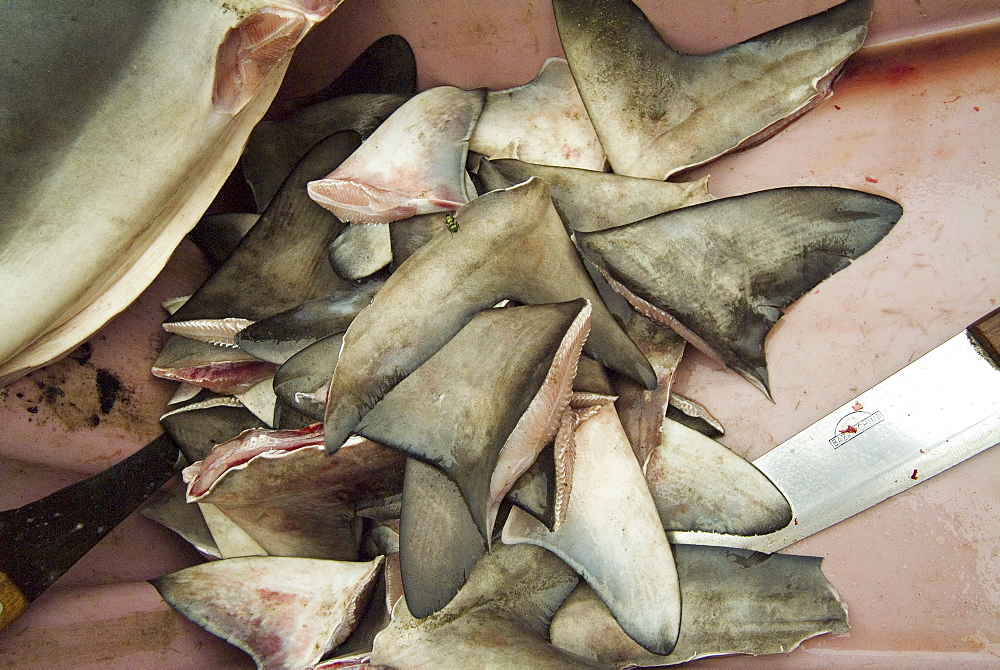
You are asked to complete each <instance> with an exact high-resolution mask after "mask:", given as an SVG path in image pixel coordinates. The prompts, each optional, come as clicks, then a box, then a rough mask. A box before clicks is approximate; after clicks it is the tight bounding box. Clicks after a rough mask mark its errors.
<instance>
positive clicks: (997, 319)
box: [969, 308, 1000, 365]
mask: <svg viewBox="0 0 1000 670" xmlns="http://www.w3.org/2000/svg"><path fill="white" fill-rule="evenodd" d="M969 333H970V334H971V335H972V337H974V338H975V340H976V342H978V343H979V346H981V347H982V348H984V349H986V351H987V352H988V353H989V354H990V356H992V357H993V360H994V361H996V362H997V364H998V365H1000V308H998V309H995V310H993V311H992V312H990V313H989V314H987V315H986V316H984V317H983V318H981V319H979V321H976V322H975V323H974V324H972V325H971V326H969Z"/></svg>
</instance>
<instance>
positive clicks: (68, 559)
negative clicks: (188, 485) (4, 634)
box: [0, 435, 184, 630]
mask: <svg viewBox="0 0 1000 670" xmlns="http://www.w3.org/2000/svg"><path fill="white" fill-rule="evenodd" d="M183 463H184V460H183V458H182V457H181V454H180V450H179V449H178V448H177V445H175V444H174V442H173V440H171V439H170V437H168V436H167V435H161V436H160V437H158V438H156V439H155V440H153V441H152V442H150V443H149V444H147V445H146V446H145V447H143V448H142V449H140V450H139V451H137V452H136V453H134V454H132V455H131V456H129V457H128V458H126V459H124V460H123V461H121V462H119V463H117V464H115V465H113V466H111V467H110V468H108V469H106V470H103V471H101V472H98V473H97V474H95V475H92V476H91V477H88V478H87V479H84V480H82V481H79V482H77V483H75V484H70V485H69V486H66V487H64V488H61V489H59V490H58V491H56V492H55V493H52V494H50V495H48V496H46V497H44V498H42V499H41V500H36V501H35V502H32V503H28V504H27V505H24V506H22V507H18V508H17V509H12V510H6V511H4V512H0V630H3V629H4V628H6V627H7V626H8V625H9V624H10V623H11V622H13V621H14V620H15V619H17V617H19V616H20V615H21V614H22V613H23V612H24V610H25V609H26V608H27V607H28V604H29V603H30V602H31V601H33V600H35V598H37V597H38V596H39V595H41V593H42V592H43V591H45V589H47V588H48V587H49V586H50V585H51V584H52V583H53V582H54V581H56V580H57V579H58V578H59V577H61V576H62V575H63V573H65V572H66V571H67V570H68V569H69V568H70V567H72V566H73V564H74V563H76V562H77V561H78V560H79V559H80V558H81V557H83V555H84V554H86V553H87V552H88V551H90V550H91V549H92V548H93V547H94V545H96V544H97V543H98V542H99V541H100V540H101V538H103V537H104V536H105V535H107V534H108V533H109V532H110V531H111V530H112V529H114V528H115V527H116V526H117V525H118V524H119V523H121V521H122V520H123V519H125V517H127V516H128V515H129V514H131V513H132V512H133V511H134V510H135V509H136V508H137V507H138V506H139V505H140V504H142V502H143V501H144V500H146V499H147V498H148V497H149V496H150V495H152V494H153V492H154V491H156V490H157V489H159V488H160V487H161V486H163V484H165V483H166V482H167V480H168V479H170V478H171V477H172V476H173V475H174V474H175V473H176V472H177V471H178V470H179V469H180V466H181V465H182V464H183Z"/></svg>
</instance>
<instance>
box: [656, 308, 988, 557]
mask: <svg viewBox="0 0 1000 670" xmlns="http://www.w3.org/2000/svg"><path fill="white" fill-rule="evenodd" d="M998 352H1000V309H998V310H995V311H993V312H991V313H990V314H988V315H987V316H985V317H983V318H982V319H980V320H979V321H977V322H976V323H974V324H972V325H971V326H969V328H967V329H966V330H963V331H962V332H961V333H959V334H958V335H956V336H954V337H952V338H951V339H949V340H947V341H946V342H944V343H943V344H941V345H940V346H938V347H936V348H935V349H933V350H931V351H930V352H928V353H927V354H925V355H923V356H921V357H920V358H918V359H917V360H915V361H914V362H912V363H910V364H909V365H907V366H906V367H905V368H903V369H902V370H900V371H899V372H897V373H895V374H893V375H892V376H890V377H889V378H887V379H886V380H885V381H883V382H881V383H879V384H877V385H875V386H874V387H872V388H871V389H869V390H868V391H865V392H864V393H862V394H861V395H859V396H857V397H856V398H855V399H853V400H851V401H850V402H847V403H845V404H844V405H842V406H841V407H839V408H837V409H835V410H834V411H833V412H831V413H830V414H828V415H826V416H825V417H823V418H822V419H820V420H819V421H817V422H816V423H814V424H813V425H811V426H809V427H808V428H806V429H804V430H803V431H801V432H799V433H798V434H796V435H794V436H793V437H791V438H789V439H788V440H786V441H785V442H783V443H782V444H780V445H778V446H777V447H775V448H774V449H771V450H770V451H769V452H767V453H766V454H764V455H763V456H761V457H760V458H758V459H757V460H755V461H753V465H755V466H756V467H757V468H758V469H759V470H760V471H761V472H762V473H764V475H766V476H767V477H768V478H769V479H770V480H771V481H772V482H773V483H774V485H775V486H777V487H778V489H779V490H780V491H781V492H782V493H783V494H784V495H785V497H786V498H787V500H788V502H789V504H790V505H791V508H792V521H791V522H790V523H789V524H788V525H787V526H785V527H784V528H782V529H780V530H778V531H775V532H773V533H768V534H766V535H752V536H741V535H730V534H722V533H708V532H701V531H674V532H670V533H668V535H669V537H670V540H671V542H675V543H679V544H703V545H715V546H728V547H737V548H745V549H753V550H756V551H762V552H767V553H770V552H774V551H777V550H779V549H782V548H784V547H787V546H788V545H790V544H792V543H794V542H797V541H799V540H801V539H803V538H805V537H808V536H810V535H812V534H813V533H816V532H818V531H820V530H823V529H824V528H827V527H829V526H832V525H833V524H835V523H838V522H840V521H843V520H844V519H847V518H849V517H851V516H853V515H855V514H857V513H859V512H862V511H864V510H866V509H868V508H869V507H872V506H873V505H876V504H878V503H880V502H882V501H883V500H885V499H886V498H889V497H891V496H893V495H896V494H897V493H900V492H902V491H905V490H906V489H909V488H911V487H913V486H916V485H917V484H919V483H920V482H923V481H926V480H927V479H928V478H930V477H933V476H934V475H936V474H938V473H940V472H943V471H944V470H947V469H948V468H950V467H952V466H954V465H957V464H958V463H961V462H962V461H964V460H966V459H968V458H970V457H972V456H974V455H976V454H978V453H980V452H981V451H984V450H986V449H989V448H990V447H992V446H994V445H996V444H998V443H1000V353H998Z"/></svg>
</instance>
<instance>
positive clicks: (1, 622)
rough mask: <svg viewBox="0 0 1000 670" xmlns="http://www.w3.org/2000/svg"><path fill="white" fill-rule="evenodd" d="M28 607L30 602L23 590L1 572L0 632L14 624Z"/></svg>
mask: <svg viewBox="0 0 1000 670" xmlns="http://www.w3.org/2000/svg"><path fill="white" fill-rule="evenodd" d="M27 607H28V600H27V599H26V598H25V597H24V594H23V593H21V589H19V588H17V585H16V584H15V583H14V582H12V581H11V580H10V579H8V578H7V575H5V574H4V573H2V572H0V630H3V629H4V628H6V627H7V626H9V625H10V624H12V623H14V619H16V618H17V617H19V616H21V614H22V613H23V612H24V610H25V609H27Z"/></svg>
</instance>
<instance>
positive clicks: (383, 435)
mask: <svg viewBox="0 0 1000 670" xmlns="http://www.w3.org/2000/svg"><path fill="white" fill-rule="evenodd" d="M553 4H554V7H555V15H556V19H557V23H558V28H559V32H560V36H561V39H562V41H563V46H564V48H565V51H566V54H567V57H568V62H566V61H559V60H550V61H548V62H547V63H546V64H545V66H544V67H543V68H542V72H540V73H539V77H538V79H537V80H536V81H535V82H532V83H531V84H527V85H525V86H522V87H518V88H516V89H512V90H511V91H510V92H509V93H510V94H509V95H495V94H494V93H487V92H486V91H484V90H474V91H464V90H461V89H457V88H454V87H438V88H434V89H430V90H428V91H424V92H422V93H419V94H415V93H414V91H413V82H414V81H415V72H414V71H413V68H414V67H415V65H414V61H413V58H412V54H408V49H407V48H404V45H405V43H403V44H402V45H401V44H400V41H399V40H398V38H391V39H389V40H387V41H380V43H377V44H376V45H373V47H372V50H370V51H369V52H367V53H366V54H365V55H364V56H362V59H361V61H360V62H363V63H365V65H364V67H362V68H359V67H357V66H356V67H352V68H351V69H350V70H349V71H348V74H345V76H344V77H343V78H342V79H341V80H338V81H337V82H334V84H332V85H331V86H330V87H329V88H328V89H327V90H328V91H329V92H330V94H331V95H334V96H335V97H333V98H331V99H329V100H326V99H317V98H316V97H311V98H309V99H308V100H305V101H299V102H296V101H292V102H291V103H286V104H285V105H284V106H283V107H282V108H281V109H278V110H275V111H273V113H272V116H271V117H269V119H268V120H266V121H265V122H263V124H261V125H260V126H258V129H257V130H256V131H254V135H253V136H252V141H251V143H250V144H249V145H248V148H247V153H246V155H245V168H246V175H247V177H248V180H250V182H251V185H252V187H253V190H254V193H255V195H256V196H257V198H258V203H259V205H260V207H261V210H262V211H261V213H260V216H259V218H258V219H257V221H256V223H255V224H254V225H253V227H252V228H250V230H249V232H247V233H246V234H245V236H243V237H242V239H240V241H239V242H238V243H236V244H235V246H234V247H233V248H232V249H231V250H230V251H229V254H228V258H227V260H225V261H224V262H223V263H222V264H221V265H220V266H219V268H218V269H217V270H216V272H215V274H214V275H213V276H212V277H211V278H210V279H209V280H207V281H206V282H205V284H204V285H203V286H202V287H201V288H200V289H199V290H198V291H197V292H196V293H195V294H194V295H193V296H191V297H190V298H188V299H186V300H179V301H177V302H176V303H175V304H173V305H172V306H171V309H174V308H176V310H175V311H174V312H173V314H172V315H171V316H170V317H169V318H168V319H167V323H166V324H165V327H166V328H167V329H168V330H169V331H170V332H171V333H172V336H171V338H170V340H169V341H168V343H167V345H166V347H165V348H164V351H163V353H162V354H161V356H160V359H159V360H158V361H157V363H156V366H155V368H154V373H155V374H157V375H161V376H165V377H169V378H172V379H177V380H179V381H181V382H183V383H182V386H181V390H180V391H179V392H178V395H177V396H176V397H175V399H174V401H173V403H172V405H171V408H170V410H169V411H168V412H167V414H165V415H164V417H163V419H162V422H163V425H164V426H165V428H166V429H167V430H168V432H170V434H171V435H172V436H173V437H174V438H175V439H176V440H177V441H178V442H179V443H180V444H181V445H182V449H183V450H184V452H185V455H186V456H187V458H188V460H189V461H190V462H191V463H192V465H190V466H189V467H188V468H187V469H186V470H185V471H184V482H183V483H178V484H177V485H176V488H175V489H174V490H173V491H172V492H171V494H170V495H168V496H165V497H164V498H163V499H162V500H161V501H160V502H158V503H157V504H156V505H154V506H152V507H150V508H148V509H147V510H146V513H147V514H148V515H149V516H152V517H155V518H157V519H158V520H161V521H162V522H164V523H166V524H168V525H170V526H171V527H173V528H174V529H175V530H177V532H179V533H180V534H182V535H183V536H184V537H185V538H188V539H189V540H190V541H191V542H192V543H193V544H194V545H195V546H196V547H197V548H198V549H199V550H200V551H201V552H202V553H204V554H205V555H206V556H209V557H212V558H214V559H219V560H214V561H210V562H209V563H206V564H204V565H201V566H196V567H194V568H189V569H187V570H184V571H181V572H179V573H176V574H174V575H168V576H165V577H162V578H160V579H158V580H156V581H155V584H156V586H157V588H158V589H159V590H160V592H161V593H162V594H163V597H164V598H165V599H166V600H168V601H169V602H170V603H171V604H173V605H174V606H175V607H176V608H177V609H178V610H179V611H181V612H182V613H184V614H185V615H186V616H188V617H190V618H191V619H192V620H194V621H196V622H198V623H199V624H201V625H202V626H204V627H205V628H207V629H208V630H210V631H212V632H213V633H215V634H217V635H220V636H222V637H224V638H225V639H227V640H229V641H230V642H232V643H233V644H235V645H237V646H239V647H241V648H243V649H245V650H246V651H248V653H249V654H250V655H251V657H252V658H253V659H254V661H255V662H256V663H257V664H258V666H259V667H261V668H290V669H291V668H335V667H375V666H378V667H382V666H387V667H395V668H401V669H402V668H422V667H435V668H449V667H456V668H459V667H461V668H467V667H484V668H485V667H504V668H536V667H546V668H549V667H551V668H563V667H565V668H586V667H594V668H617V667H626V666H629V667H631V666H635V665H638V666H654V665H664V664H670V663H679V662H683V661H686V660H690V659H693V658H698V657H702V656H708V655H717V654H726V653H749V654H762V653H777V652H780V651H789V650H791V649H793V648H795V647H796V646H797V645H798V644H799V643H800V642H801V641H802V640H804V639H807V638H809V637H812V636H814V635H818V634H821V633H826V632H844V631H846V630H847V624H846V612H845V610H844V607H843V605H842V604H841V603H840V601H839V600H838V599H837V596H836V593H835V591H834V590H833V587H832V586H831V585H830V584H829V583H828V582H827V581H826V579H825V578H824V577H823V575H822V573H821V571H820V568H819V559H814V558H809V557H801V556H791V555H773V556H767V555H763V554H755V553H753V552H747V551H742V550H740V551H735V550H731V549H725V548H715V547H683V546H672V545H671V544H670V542H669V541H668V531H677V530H700V531H704V532H715V533H724V534H737V535H758V534H765V533H769V532H773V531H775V530H778V529H780V528H782V527H784V526H785V525H787V524H788V523H790V522H791V511H790V508H789V506H788V504H787V501H786V500H785V499H784V497H783V496H782V494H781V492H780V491H779V490H778V489H777V488H775V487H774V485H773V484H772V483H771V482H770V481H769V480H768V479H767V478H766V477H764V476H763V475H762V474H761V473H760V472H759V471H757V470H756V468H754V467H753V465H751V464H750V463H748V462H746V461H745V460H744V459H742V458H740V457H739V456H737V455H736V454H734V453H733V452H732V451H730V450H729V449H727V448H726V447H724V446H723V445H721V444H720V443H718V442H716V441H715V440H714V439H713V437H714V436H718V435H719V434H721V431H722V427H721V426H719V425H718V422H716V421H715V420H714V418H713V417H712V416H711V413H710V412H709V411H708V410H707V409H705V408H703V407H700V406H699V405H698V404H697V402H695V401H693V400H690V399H686V398H682V397H680V396H677V395H676V394H674V393H672V391H671V386H672V381H673V376H674V371H675V370H676V368H677V365H678V362H679V361H680V359H681V356H682V355H683V352H684V349H685V347H686V343H691V344H692V345H694V346H696V347H698V348H699V349H702V350H704V351H705V352H706V353H708V355H709V356H710V357H711V358H712V360H714V361H716V362H717V363H718V364H719V365H720V367H721V366H726V367H729V368H732V369H733V370H735V371H736V372H738V373H739V374H741V375H742V376H744V377H745V378H747V379H748V380H749V381H750V382H751V383H753V384H754V385H755V386H757V387H758V388H760V389H761V390H762V391H763V392H764V393H765V394H766V393H768V392H769V391H768V376H767V368H766V363H765V359H764V342H765V339H766V336H767V333H768V331H769V329H770V327H771V326H772V325H773V324H774V323H775V322H776V320H777V319H778V318H779V317H780V316H781V314H782V311H783V309H784V308H785V307H787V306H788V305H790V304H791V303H792V302H794V301H795V300H797V299H799V297H801V296H802V295H803V294H804V293H806V292H808V291H809V290H811V289H812V288H813V287H814V286H816V285H817V284H818V283H819V282H821V281H822V280H823V279H825V278H826V277H828V276H829V275H831V274H832V273H834V272H836V271H838V270H840V269H843V268H844V267H846V266H847V265H849V263H850V260H851V259H853V258H857V257H858V256H859V255H861V254H863V253H864V252H866V251H867V250H869V249H870V248H872V247H873V246H874V245H875V244H877V243H878V241H879V240H880V239H882V237H884V236H885V235H886V234H887V233H888V232H889V231H890V229H891V228H892V226H893V225H894V224H895V222H896V221H897V219H898V218H899V217H900V215H901V212H902V210H901V208H900V207H899V205H897V204H896V203H894V202H892V201H891V200H888V199H886V198H883V197H880V196H876V195H872V194H868V193H862V192H858V191H852V190H849V189H843V188H836V187H804V188H781V189H774V190H770V191H763V192H758V193H749V194H745V195H742V196H738V197H732V198H724V199H718V200H715V199H713V198H712V197H711V196H710V195H709V193H708V190H707V187H706V183H705V181H704V180H702V181H699V182H690V183H679V182H668V181H663V180H664V179H665V178H666V177H669V176H670V175H673V174H675V173H677V172H679V171H681V170H683V169H685V168H687V167H690V166H692V165H696V164H700V163H704V162H706V161H709V160H712V159H713V158H715V157H717V156H719V155H721V154H723V153H725V152H728V151H732V150H734V149H736V148H739V147H741V146H746V145H747V144H748V143H749V142H751V141H758V140H759V139H760V138H761V137H763V136H764V135H766V134H767V133H769V132H773V131H774V129H775V128H776V127H778V126H780V125H781V124H782V123H785V122H787V120H788V119H790V118H792V117H795V116H797V115H799V114H801V113H802V112H803V111H805V110H806V109H807V108H808V107H809V106H810V105H812V104H815V102H816V101H817V100H819V99H821V98H822V97H823V96H824V95H827V94H828V91H829V85H830V83H831V81H832V79H833V76H834V75H835V73H836V72H837V71H838V69H839V68H840V66H841V65H842V63H843V61H844V60H845V59H846V58H847V57H848V56H849V55H850V54H851V53H853V51H854V50H856V49H857V48H859V47H860V45H861V43H862V41H863V39H864V34H865V31H866V26H867V21H868V17H869V14H870V10H871V6H870V5H871V2H870V0H848V1H847V2H845V3H843V4H842V5H838V6H837V7H834V8H833V9H831V10H828V11H827V12H824V13H822V14H818V15H816V16H812V17H808V18H806V19H803V20H801V21H799V22H796V23H794V24H790V25H789V26H785V27H782V28H778V29H776V30H774V31H772V32H770V33H766V34H765V35H762V36H760V37H757V38H754V39H753V40H750V41H749V42H748V43H745V44H742V45H736V46H734V47H730V48H729V49H725V50H723V51H722V52H719V53H718V54H711V55H709V56H706V57H698V58H694V57H688V56H685V55H683V54H678V53H676V52H674V51H673V50H672V49H670V47H668V46H667V45H666V44H664V43H663V41H662V40H661V39H660V38H659V36H658V35H656V33H655V31H654V30H653V29H652V28H651V27H650V25H649V23H648V21H647V20H646V19H645V17H644V16H643V15H642V13H641V12H640V11H639V10H638V8H636V7H635V6H634V5H633V4H632V3H631V2H630V0H587V1H580V0H554V3H553ZM626 35H630V36H631V37H630V38H629V39H627V40H626V39H625V36H626ZM651 68H656V69H657V70H658V71H660V72H661V76H659V77H658V80H660V81H662V82H664V84H663V88H662V90H656V91H650V90H649V86H648V85H647V84H646V83H644V82H643V80H642V79H641V77H640V73H641V72H643V71H648V70H649V69H651ZM361 69H368V70H371V71H373V72H376V73H378V77H377V80H378V81H379V82H380V83H379V85H378V86H377V87H376V88H375V90H373V89H372V88H371V87H370V84H369V83H364V84H359V83H358V82H359V81H361V80H359V78H358V76H357V73H358V71H359V70H361ZM748 73H749V74H748ZM612 75H613V76H612ZM736 79H740V81H741V83H740V90H741V93H746V96H745V97H744V96H742V95H741V97H740V98H739V99H734V98H733V97H732V96H730V95H729V94H728V92H729V91H731V90H733V89H734V88H736V87H735V86H734V84H733V82H734V81H735V80H736ZM608 82H612V83H610V84H609V83H608ZM539 90H541V91H558V92H559V94H558V95H556V94H548V93H544V94H542V93H539V92H538V91H539ZM357 96H363V98H358V97H357ZM657 96H659V97H657ZM376 99H377V100H380V101H381V102H378V103H376V102H364V101H374V100H376ZM639 99H642V100H644V101H645V102H646V103H648V105H647V107H648V108H643V109H640V110H638V111H636V114H638V115H639V116H640V117H641V118H642V119H643V120H644V122H648V123H647V124H646V125H647V126H648V127H642V126H643V124H637V123H634V121H635V120H634V119H630V118H623V117H622V113H621V112H620V110H621V109H622V107H623V105H622V101H636V100H639ZM777 99H780V100H781V102H780V104H778V103H775V102H774V101H775V100H777ZM348 100H351V102H350V103H348ZM397 103H398V104H397ZM625 107H627V108H630V109H631V108H632V105H631V102H630V103H629V105H625ZM331 110H335V111H331ZM351 110H353V111H351ZM616 110H619V111H616ZM656 110H669V113H667V114H666V115H664V116H663V117H662V118H658V117H657V116H656V115H655V114H653V112H654V111H656ZM373 115H374V116H373ZM378 116H383V117H384V120H383V119H380V120H379V122H373V121H372V119H373V118H374V117H378ZM362 117H363V118H362ZM564 118H571V119H573V120H574V129H573V130H570V129H565V130H551V131H547V132H544V133H540V134H539V133H533V132H529V131H524V132H518V129H519V128H537V127H540V126H541V127H544V128H558V127H560V126H559V124H558V123H556V121H555V120H554V119H564ZM581 119H582V120H584V121H586V126H585V127H583V128H582V129H581V126H580V123H579V122H580V120H581ZM321 123H322V124H325V125H322V130H315V131H314V130H308V129H309V128H312V124H321ZM547 124H548V125H547ZM623 128H628V131H627V132H624V131H623ZM556 133H558V134H559V137H553V135H555V134H556ZM553 139H555V140H556V141H552V140H553ZM268 142H271V143H273V144H274V146H276V147H279V148H280V151H279V150H278V149H274V148H273V147H272V148H268V146H267V143H268ZM572 143H578V145H573V144H572ZM572 146H577V148H579V151H576V152H574V151H569V150H567V147H571V148H572ZM272 149H273V150H272ZM278 155H281V156H282V158H281V159H280V160H278V159H277V158H274V157H276V156H278ZM268 156H271V158H267V157H268ZM574 156H576V157H578V158H579V161H576V162H574V161H572V160H569V159H570V158H572V157H574ZM605 161H606V162H607V163H608V164H610V167H611V169H612V172H606V171H603V168H605ZM278 163H283V164H285V165H286V167H290V165H291V164H292V163H294V168H291V169H290V172H289V174H288V175H287V177H284V181H283V182H281V183H280V186H276V185H275V176H274V173H273V172H272V171H271V167H273V166H274V165H275V164H278ZM568 163H572V164H568ZM261 175H264V176H261ZM271 192H273V197H272V196H270V195H269V194H270V193H271ZM213 225H218V222H213ZM235 237H237V238H238V237H239V236H238V235H236V236H235ZM213 253H215V252H213ZM248 287H249V288H250V290H247V289H248ZM177 305H180V306H179V307H177ZM264 610H266V611H267V613H268V614H267V616H266V617H264V616H260V615H259V613H260V612H261V611H264ZM303 611H304V612H306V614H305V615H303V614H302V612H303ZM303 616H304V618H302V617H303ZM293 629H294V631H296V632H295V633H294V634H293V633H292V632H290V631H292V630H293Z"/></svg>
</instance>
